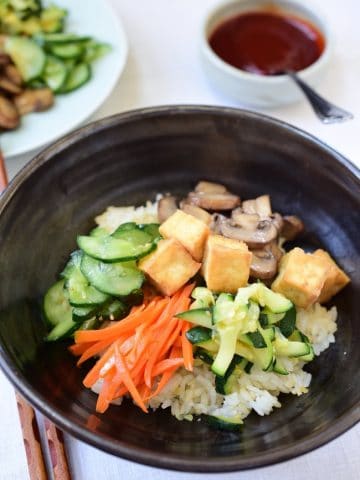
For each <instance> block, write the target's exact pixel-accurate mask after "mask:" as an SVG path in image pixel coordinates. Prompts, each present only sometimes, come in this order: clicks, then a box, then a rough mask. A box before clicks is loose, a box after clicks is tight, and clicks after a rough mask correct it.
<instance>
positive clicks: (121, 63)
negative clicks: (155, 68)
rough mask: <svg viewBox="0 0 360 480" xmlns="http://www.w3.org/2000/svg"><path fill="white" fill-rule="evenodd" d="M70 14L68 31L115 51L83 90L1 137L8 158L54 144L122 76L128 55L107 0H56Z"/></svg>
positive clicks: (59, 98) (58, 100) (62, 98)
mask: <svg viewBox="0 0 360 480" xmlns="http://www.w3.org/2000/svg"><path fill="white" fill-rule="evenodd" d="M53 3H55V4H56V5H59V6H60V7H63V8H66V9H67V10H68V18H67V23H66V31H67V32H73V33H76V34H81V35H91V36H92V37H94V38H95V39H97V40H99V41H101V42H107V43H109V44H110V45H111V47H112V50H111V52H110V53H108V54H107V55H105V56H104V57H103V58H100V59H99V60H97V61H95V62H94V63H93V64H92V71H93V74H92V78H91V80H90V81H89V82H88V83H87V84H85V85H84V86H83V87H81V88H79V89H78V90H75V91H74V92H72V93H68V94H66V95H57V96H56V97H55V105H54V106H53V107H52V108H51V109H50V110H48V111H46V112H40V113H31V114H29V115H25V116H24V117H22V119H21V125H20V126H19V128H18V129H17V130H13V131H11V132H7V133H3V134H1V138H0V144H1V148H2V151H3V153H4V156H5V158H9V157H11V156H15V155H20V154H23V153H25V152H29V151H31V150H34V149H36V148H39V147H41V146H43V145H45V144H47V143H50V142H52V141H54V140H55V139H57V138H59V137H61V136H62V135H64V134H66V133H68V132H69V131H70V130H72V129H73V128H75V127H76V126H78V125H79V124H81V123H82V122H84V121H85V120H86V119H87V118H88V117H90V116H91V115H92V114H93V113H94V112H95V111H96V110H97V109H98V108H99V107H100V106H101V104H102V103H103V102H104V101H105V100H106V98H107V97H108V96H109V95H110V93H111V91H112V90H113V88H114V87H115V85H116V83H117V81H118V79H119V77H120V74H121V73H122V71H123V69H124V67H125V63H126V58H127V52H128V44H127V39H126V36H125V32H124V30H123V27H122V25H121V23H120V21H119V19H118V17H117V15H116V14H115V12H113V11H112V9H111V8H110V6H109V5H108V3H107V2H106V1H104V0H76V1H74V0H55V1H54V2H53Z"/></svg>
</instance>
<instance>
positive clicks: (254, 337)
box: [239, 330, 266, 348]
mask: <svg viewBox="0 0 360 480" xmlns="http://www.w3.org/2000/svg"><path fill="white" fill-rule="evenodd" d="M247 339H249V342H247ZM239 340H241V341H242V342H244V343H247V344H248V345H250V346H251V345H253V346H254V347H255V348H266V341H265V339H264V337H263V336H262V335H261V333H260V332H259V330H257V331H256V332H250V333H246V334H245V335H240V338H239Z"/></svg>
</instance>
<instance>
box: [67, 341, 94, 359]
mask: <svg viewBox="0 0 360 480" xmlns="http://www.w3.org/2000/svg"><path fill="white" fill-rule="evenodd" d="M92 345H93V342H88V343H81V344H76V343H74V345H70V347H69V348H68V350H69V352H71V353H72V354H73V355H75V356H78V355H82V354H83V353H84V352H86V350H87V349H88V348H90V347H91V346H92Z"/></svg>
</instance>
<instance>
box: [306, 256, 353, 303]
mask: <svg viewBox="0 0 360 480" xmlns="http://www.w3.org/2000/svg"><path fill="white" fill-rule="evenodd" d="M313 255H315V256H317V257H319V258H322V259H323V260H324V261H325V262H327V264H328V265H329V271H328V274H327V277H326V280H325V283H324V285H323V288H322V290H321V293H320V297H319V299H318V302H320V303H325V302H328V301H329V300H330V298H331V297H333V296H334V295H336V294H337V293H338V292H340V290H341V289H343V288H344V287H345V286H346V285H347V284H348V283H349V282H350V278H349V277H348V276H347V275H346V273H345V272H344V271H343V270H341V268H340V267H339V266H338V265H337V264H336V262H335V261H334V260H333V259H332V258H331V257H330V255H329V254H328V253H327V252H326V251H325V250H322V249H318V250H316V251H315V252H314V253H313Z"/></svg>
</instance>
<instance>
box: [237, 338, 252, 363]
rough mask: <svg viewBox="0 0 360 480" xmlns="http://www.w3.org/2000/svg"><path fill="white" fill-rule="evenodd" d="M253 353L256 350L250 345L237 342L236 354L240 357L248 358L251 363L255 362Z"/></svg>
mask: <svg viewBox="0 0 360 480" xmlns="http://www.w3.org/2000/svg"><path fill="white" fill-rule="evenodd" d="M253 351H254V350H253V349H252V348H251V347H249V346H248V345H244V344H243V343H242V342H236V348H235V353H236V354H237V355H239V356H240V357H244V358H246V360H248V361H249V362H253V361H254V360H255V355H254V353H253Z"/></svg>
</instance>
